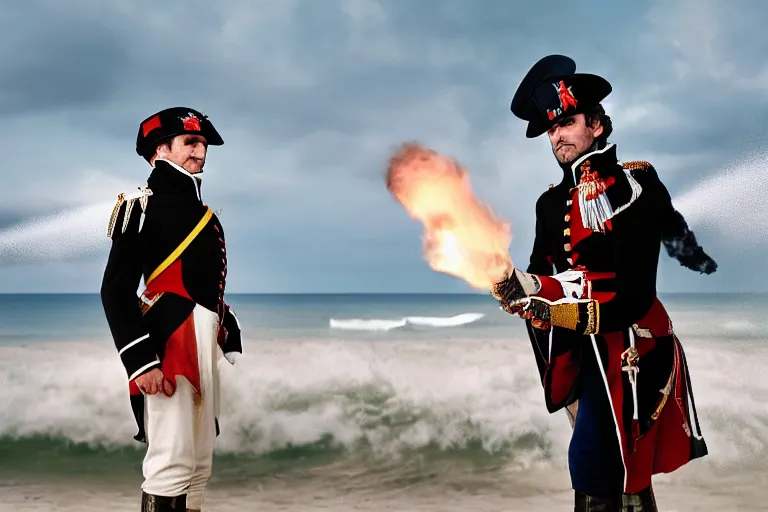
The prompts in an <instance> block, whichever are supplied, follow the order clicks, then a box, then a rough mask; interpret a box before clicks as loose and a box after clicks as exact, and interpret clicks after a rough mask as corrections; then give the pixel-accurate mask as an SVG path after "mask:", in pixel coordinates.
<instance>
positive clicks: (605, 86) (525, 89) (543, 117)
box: [510, 55, 611, 139]
mask: <svg viewBox="0 0 768 512" xmlns="http://www.w3.org/2000/svg"><path fill="white" fill-rule="evenodd" d="M610 93H611V84H609V83H608V81H607V80H606V79H604V78H602V77H600V76H597V75H592V74H588V73H576V63H575V62H574V61H573V59H571V58H570V57H566V56H564V55H548V56H547V57H544V58H543V59H541V60H539V61H538V62H537V63H536V64H534V65H533V67H532V68H531V69H530V71H528V74H526V75H525V77H524V78H523V80H522V81H521V82H520V85H519V86H518V87H517V91H515V95H514V97H513V98H512V104H511V106H510V110H512V113H513V114H515V115H516V116H517V117H519V118H520V119H522V120H524V121H528V129H527V130H526V132H525V136H526V137H528V138H529V139H532V138H534V137H538V136H539V135H541V134H543V133H545V132H546V131H547V130H549V129H550V128H551V127H552V126H554V124H555V123H557V122H558V121H559V120H560V119H562V118H564V117H569V116H572V115H575V114H581V113H583V112H585V111H586V110H588V109H589V108H591V107H594V106H597V105H598V104H599V103H600V102H601V101H602V100H603V99H604V98H605V97H606V96H608V95H609V94H610Z"/></svg>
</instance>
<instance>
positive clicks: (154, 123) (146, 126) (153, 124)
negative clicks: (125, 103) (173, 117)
mask: <svg viewBox="0 0 768 512" xmlns="http://www.w3.org/2000/svg"><path fill="white" fill-rule="evenodd" d="M156 128H162V126H161V125H160V116H159V115H154V116H152V117H150V118H149V119H147V120H146V121H144V122H143V123H142V125H141V133H142V135H144V137H146V136H147V135H149V133H150V132H151V131H152V130H154V129H156Z"/></svg>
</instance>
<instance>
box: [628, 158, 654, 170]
mask: <svg viewBox="0 0 768 512" xmlns="http://www.w3.org/2000/svg"><path fill="white" fill-rule="evenodd" d="M621 166H622V167H623V168H625V169H626V170H628V171H640V170H642V171H645V170H647V169H650V168H651V167H652V165H651V163H650V162H648V161H646V160H635V161H633V162H622V164H621Z"/></svg>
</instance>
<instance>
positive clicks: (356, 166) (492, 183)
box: [0, 0, 768, 291]
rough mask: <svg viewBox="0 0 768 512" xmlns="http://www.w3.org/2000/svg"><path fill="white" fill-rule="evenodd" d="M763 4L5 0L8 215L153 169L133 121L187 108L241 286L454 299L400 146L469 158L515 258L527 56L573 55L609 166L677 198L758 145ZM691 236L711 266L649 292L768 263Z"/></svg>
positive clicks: (58, 274)
mask: <svg viewBox="0 0 768 512" xmlns="http://www.w3.org/2000/svg"><path fill="white" fill-rule="evenodd" d="M737 4H738V5H737ZM740 13H741V14H740ZM743 13H749V14H748V15H747V14H743ZM766 16H768V8H766V7H765V6H763V5H762V4H761V3H755V2H752V3H749V4H747V3H746V2H737V3H734V4H726V3H725V2H715V1H710V0H707V1H702V2H698V1H697V2H695V3H694V4H691V3H690V1H687V0H677V1H675V2H650V3H632V4H631V5H627V4H621V5H617V4H616V3H612V2H604V1H594V2H590V3H589V5H586V6H585V5H579V6H578V7H577V6H575V5H574V6H569V5H566V4H564V5H562V6H560V7H558V8H557V9H552V8H551V7H546V8H545V7H534V6H532V5H525V6H522V5H520V3H519V2H505V1H501V0H495V1H488V2H483V3H482V8H478V7H477V6H476V5H475V4H471V3H468V2H463V1H453V0H451V1H442V2H437V1H435V2H431V1H424V2H420V3H418V4H416V3H411V2H405V1H399V0H397V1H396V0H387V1H384V0H381V1H375V0H338V1H327V2H326V1H324V2H313V1H312V0H301V1H300V0H276V1H267V0H262V1H248V0H239V1H233V2H226V3H220V4H216V3H212V2H202V1H191V2H190V1H185V2H181V1H172V2H164V3H163V4H162V5H159V4H158V5H156V6H153V7H151V8H147V7H146V6H138V5H137V4H135V3H132V2H109V3H104V2H92V1H87V0H81V1H78V2H69V3H68V4H67V6H66V7H63V6H58V5H56V4H52V3H48V2H44V1H42V0H41V1H37V2H34V1H29V2H17V3H15V4H14V5H13V6H12V7H6V8H5V9H4V18H3V21H0V29H1V30H0V41H2V42H3V44H2V45H0V48H2V50H0V55H2V56H3V58H4V62H6V68H7V69H8V70H9V71H8V73H6V74H4V77H3V78H2V79H0V111H2V112H3V114H4V115H5V121H4V123H3V125H2V126H0V138H2V139H3V140H4V141H6V148H7V149H6V152H5V154H4V157H5V162H4V167H5V169H4V171H3V176H4V185H5V186H4V187H3V189H2V190H0V204H2V205H3V206H2V209H0V229H2V228H5V227H8V226H9V225H11V224H13V223H15V222H16V221H17V220H20V219H24V218H27V217H31V216H38V215H45V214H49V213H52V212H55V211H60V210H63V209H67V208H74V207H79V206H84V205H90V204H96V203H102V202H104V201H109V200H111V199H112V198H113V197H114V196H115V194H116V193H117V192H119V191H121V190H127V189H129V188H133V187H135V186H137V185H140V184H143V183H144V181H145V179H146V175H147V173H148V170H149V169H148V167H147V166H146V164H145V163H144V162H143V161H142V160H141V159H140V158H139V157H137V156H136V155H135V153H134V152H133V144H134V141H135V135H136V130H137V128H138V122H139V121H140V120H141V119H142V118H144V117H145V116H147V115H148V114H150V113H151V112H153V111H156V110H159V109H161V108H165V107H167V106H170V105H190V106H194V107H196V108H199V109H201V110H203V111H204V112H206V113H207V114H209V115H210V116H211V119H212V120H213V122H214V123H215V124H216V126H217V127H218V128H219V130H220V131H221V133H222V134H223V136H224V139H225V141H226V144H225V146H223V147H222V148H212V150H211V152H210V154H209V162H208V165H207V169H206V174H205V182H204V197H205V199H206V200H207V201H209V202H210V203H211V204H212V205H213V207H214V208H215V209H217V210H220V211H221V215H222V219H223V222H224V225H225V229H226V231H227V237H228V240H229V243H230V246H231V249H230V250H229V251H228V252H229V253H230V255H231V259H232V261H231V272H232V279H231V281H230V283H231V284H230V286H231V289H232V290H233V291H302V290H304V291H307V290H308V291H323V290H328V291H342V290H352V291H355V290H368V291H373V290H386V291H397V290H401V291H436V290H437V291H440V290H444V291H450V290H454V291H457V290H466V289H467V288H466V287H465V286H464V285H463V284H461V283H458V282H456V281H455V280H453V279H451V278H448V277H446V276H441V275H437V274H435V273H433V272H431V271H430V270H429V269H428V267H427V266H426V263H424V262H423V261H422V260H421V258H420V252H421V250H420V241H419V238H420V235H421V232H420V226H418V224H417V223H416V222H415V221H413V220H412V219H410V218H408V217H407V216H406V215H405V213H404V212H403V210H402V209H401V208H400V207H399V206H398V205H397V204H395V203H394V201H393V200H392V199H391V198H390V197H389V196H388V194H387V192H386V190H385V189H384V186H383V181H382V180H383V172H384V168H385V165H386V160H387V158H388V156H389V154H390V153H391V151H392V150H393V148H394V147H395V146H396V145H398V144H399V143H401V142H404V141H407V140H420V141H422V142H424V143H427V144H429V145H431V146H433V147H434V148H435V149H437V150H439V151H442V152H445V153H448V154H451V155H452V156H455V157H456V158H458V159H459V160H460V161H461V162H462V163H463V164H464V165H466V166H467V168H468V169H469V170H470V171H471V173H472V182H473V186H474V188H475V190H476V192H477V193H478V195H480V196H481V197H482V198H483V199H485V200H487V201H489V202H490V203H491V204H493V205H494V207H495V209H496V210H497V211H498V212H499V213H500V214H501V215H502V216H504V217H505V218H507V219H509V220H511V221H512V224H513V229H514V231H513V242H512V247H511V253H512V256H513V259H514V260H515V261H516V262H518V263H519V264H520V265H524V264H525V262H526V261H527V258H528V253H529V250H530V244H531V241H532V236H533V206H534V204H535V200H536V198H537V197H538V195H539V194H540V193H541V192H543V191H544V190H545V189H546V187H547V185H548V184H549V183H550V182H556V181H558V180H559V178H560V172H561V171H560V170H559V168H558V167H557V166H556V165H554V160H553V158H552V156H551V153H550V150H549V147H548V143H547V142H546V140H543V139H536V140H533V141H531V140H528V139H525V137H524V130H525V125H524V123H523V122H521V121H519V120H517V119H515V118H514V117H513V116H512V115H511V113H510V112H509V102H510V100H511V97H512V94H513V92H514V90H515V87H516V86H517V83H518V81H519V80H520V78H521V77H522V76H523V75H524V73H525V72H526V71H527V69H528V68H529V67H530V66H531V65H532V64H533V63H534V62H535V61H536V60H538V59H539V58H540V57H542V56H543V55H546V54H548V53H565V54H568V55H570V56H572V57H573V58H574V59H575V60H576V61H577V64H578V67H579V70H582V71H587V72H594V73H599V74H603V75H604V76H606V77H607V78H608V79H609V80H610V81H611V82H612V84H613V85H614V92H613V94H612V95H611V96H610V97H609V99H608V101H607V102H606V106H607V108H608V109H609V112H610V113H611V115H612V117H613V120H614V125H615V129H616V131H615V135H614V137H613V139H614V141H615V142H616V143H617V144H618V147H619V152H620V155H621V157H622V158H624V159H646V160H650V161H651V162H652V163H654V165H656V167H657V169H658V170H659V172H660V173H661V175H662V177H663V178H664V180H665V182H666V183H667V186H668V188H669V189H670V192H672V193H673V194H674V195H678V194H682V193H683V192H685V191H686V190H687V189H689V188H690V187H692V186H694V185H695V184H696V183H698V182H699V181H700V180H703V179H704V178H706V177H707V176H710V175H713V174H717V173H718V172H720V169H721V168H722V167H723V166H725V165H726V164H728V163H729V162H732V161H734V159H736V158H737V157H738V156H739V155H740V154H742V153H744V152H748V151H753V150H755V149H759V148H760V147H761V146H762V144H763V142H764V137H763V134H764V126H762V119H761V113H762V112H763V111H764V110H763V109H764V108H765V106H766V102H768V68H767V67H765V65H764V61H763V55H764V50H765V46H766V44H768V43H766V42H765V41H764V40H763V39H762V38H761V36H762V32H763V28H762V27H763V26H764V23H763V22H764V21H766V20H765V18H766ZM763 213H764V212H763ZM104 222H106V219H104ZM697 222H698V221H697ZM693 228H694V230H695V231H696V232H697V235H699V238H700V241H702V242H703V243H704V244H705V246H706V247H707V248H708V250H710V251H711V252H713V253H714V254H716V255H717V256H716V258H717V259H718V261H719V262H720V263H721V267H720V271H719V272H718V274H716V275H715V276H709V277H707V278H702V277H697V276H695V275H694V274H692V273H690V271H687V270H683V269H679V268H678V266H677V264H676V263H675V262H672V261H666V260H663V261H662V265H661V270H660V288H662V289H664V290H675V289H686V290H688V289H702V290H704V289H711V290H715V289H718V288H725V289H729V290H733V289H736V290H738V289H761V290H763V289H765V285H766V283H767V282H768V281H767V280H766V277H768V276H767V275H766V274H765V273H763V274H761V275H758V276H755V275H754V273H752V274H749V275H747V274H745V272H746V269H747V268H749V265H747V264H746V261H748V260H747V259H746V258H760V257H762V253H761V252H760V251H759V250H758V249H754V248H749V247H747V248H739V247H738V245H737V244H734V241H733V240H732V239H730V238H728V237H727V236H725V235H724V234H723V232H722V230H721V229H719V228H718V227H717V226H708V225H707V224H706V222H705V221H704V220H702V221H701V223H700V224H698V223H697V225H694V226H693ZM39 243H43V242H42V241H41V242H39ZM105 257H106V254H105V253H104V252H103V251H101V252H96V253H93V254H92V255H90V256H88V257H87V258H86V259H85V260H80V261H54V262H53V263H50V264H45V265H43V264H41V263H36V264H34V265H33V264H28V265H24V264H23V263H22V262H16V263H13V264H10V263H8V264H6V265H5V266H0V282H2V283H3V285H2V288H0V291H15V290H31V289H36V290H38V289H46V288H45V287H46V286H49V287H51V288H56V289H57V290H58V289H62V290H73V291H94V290H95V289H97V287H98V280H99V279H100V274H101V271H102V267H103V262H104V258H105ZM662 259H663V258H662ZM41 287H42V288H41Z"/></svg>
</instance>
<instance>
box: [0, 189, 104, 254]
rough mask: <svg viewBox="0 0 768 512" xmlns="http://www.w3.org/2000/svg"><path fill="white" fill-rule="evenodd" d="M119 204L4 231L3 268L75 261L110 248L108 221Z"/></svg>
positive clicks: (75, 211)
mask: <svg viewBox="0 0 768 512" xmlns="http://www.w3.org/2000/svg"><path fill="white" fill-rule="evenodd" d="M114 205H115V203H114V201H113V202H108V203H99V204H95V205H90V206H85V207H82V208H74V209H69V210H64V211H62V212H58V213H56V214H53V215H48V216H45V217H39V218H35V219H31V220H29V221H25V222H22V223H20V224H17V225H15V226H11V227H9V228H6V229H3V230H0V265H3V264H5V265H7V264H13V263H19V262H24V263H31V262H46V261H55V260H72V259H78V258H81V257H83V256H87V255H89V254H92V253H94V252H97V251H102V250H108V249H109V239H108V238H107V235H106V233H107V222H108V220H109V216H110V215H111V213H112V208H113V207H114Z"/></svg>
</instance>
